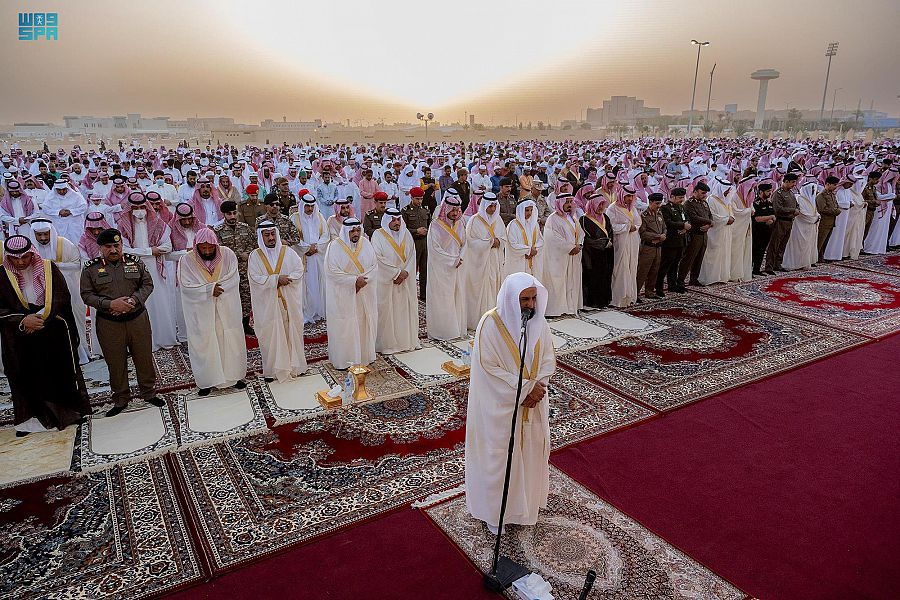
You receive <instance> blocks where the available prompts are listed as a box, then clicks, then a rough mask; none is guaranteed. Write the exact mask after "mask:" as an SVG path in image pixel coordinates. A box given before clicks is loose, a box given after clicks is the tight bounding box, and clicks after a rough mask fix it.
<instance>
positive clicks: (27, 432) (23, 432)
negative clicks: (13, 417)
mask: <svg viewBox="0 0 900 600" xmlns="http://www.w3.org/2000/svg"><path fill="white" fill-rule="evenodd" d="M29 433H31V432H30V431H17V432H16V437H25V436H26V435H28V434H29Z"/></svg>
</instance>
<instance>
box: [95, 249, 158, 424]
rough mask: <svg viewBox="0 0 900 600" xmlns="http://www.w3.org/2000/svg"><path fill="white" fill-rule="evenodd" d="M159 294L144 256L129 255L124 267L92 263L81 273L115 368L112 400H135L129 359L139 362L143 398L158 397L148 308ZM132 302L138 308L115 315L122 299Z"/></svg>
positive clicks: (111, 374) (111, 380)
mask: <svg viewBox="0 0 900 600" xmlns="http://www.w3.org/2000/svg"><path fill="white" fill-rule="evenodd" d="M151 292H153V279H152V278H151V277H150V273H149V272H148V271H147V267H145V266H144V262H143V261H142V260H141V257H139V256H135V255H133V254H123V255H122V258H121V259H120V260H119V261H118V262H109V261H107V260H105V259H103V258H102V257H100V258H95V259H93V260H90V261H88V262H87V263H86V264H85V265H84V269H83V270H82V271H81V298H82V300H84V303H85V304H87V305H88V306H92V307H94V308H96V309H97V313H96V315H97V320H96V324H95V328H96V329H95V330H96V332H97V340H98V341H99V342H100V347H101V348H102V349H103V358H104V360H105V361H106V366H107V367H108V368H109V384H110V387H111V388H112V401H113V403H114V404H115V405H116V406H126V405H127V404H128V401H129V400H130V399H131V393H130V391H129V386H128V354H129V353H130V354H131V359H132V360H133V361H134V368H135V371H136V372H137V380H138V386H139V387H140V391H141V397H142V398H144V400H149V399H150V398H153V397H154V396H155V395H156V369H155V368H154V366H153V334H152V331H151V329H150V317H149V316H148V315H147V309H146V308H145V306H144V303H145V302H146V301H147V298H148V297H149V296H150V294H151ZM123 296H124V297H126V298H131V299H133V300H134V302H135V308H134V310H132V311H131V312H128V313H125V314H123V315H114V314H112V313H111V312H110V310H109V306H110V303H111V302H112V301H113V300H115V299H116V298H121V297H123Z"/></svg>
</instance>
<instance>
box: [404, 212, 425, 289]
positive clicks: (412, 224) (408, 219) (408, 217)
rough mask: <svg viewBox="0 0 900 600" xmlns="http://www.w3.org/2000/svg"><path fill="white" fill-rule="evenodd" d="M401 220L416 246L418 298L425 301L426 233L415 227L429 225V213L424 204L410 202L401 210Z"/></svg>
mask: <svg viewBox="0 0 900 600" xmlns="http://www.w3.org/2000/svg"><path fill="white" fill-rule="evenodd" d="M400 212H401V214H402V215H403V221H404V222H405V223H406V228H407V229H409V233H410V234H411V235H412V238H413V244H415V246H416V268H417V269H418V270H419V300H421V301H422V302H424V301H425V285H426V284H427V282H428V239H427V234H421V235H420V234H418V233H416V229H418V228H420V227H424V228H425V229H428V226H429V225H431V213H430V212H429V211H428V209H427V208H425V207H424V206H418V207H416V206H413V205H412V204H410V205H409V206H407V207H406V208H404V209H403V210H402V211H400Z"/></svg>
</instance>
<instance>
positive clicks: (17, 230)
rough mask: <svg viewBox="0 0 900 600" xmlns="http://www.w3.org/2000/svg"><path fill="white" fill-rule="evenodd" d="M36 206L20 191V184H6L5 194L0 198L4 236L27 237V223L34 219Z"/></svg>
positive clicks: (13, 182) (0, 218) (28, 229)
mask: <svg viewBox="0 0 900 600" xmlns="http://www.w3.org/2000/svg"><path fill="white" fill-rule="evenodd" d="M36 210H37V206H36V204H35V202H34V201H33V200H32V199H31V196H30V195H28V194H27V193H25V192H24V191H23V190H22V184H21V183H19V182H18V181H15V180H12V181H8V182H7V183H6V194H3V197H2V198H0V222H2V223H3V227H4V228H5V230H6V236H7V237H11V236H13V235H17V234H18V235H24V236H28V232H29V231H30V228H29V226H28V222H29V221H30V220H31V218H32V217H36V216H37V215H36V214H35V211H36Z"/></svg>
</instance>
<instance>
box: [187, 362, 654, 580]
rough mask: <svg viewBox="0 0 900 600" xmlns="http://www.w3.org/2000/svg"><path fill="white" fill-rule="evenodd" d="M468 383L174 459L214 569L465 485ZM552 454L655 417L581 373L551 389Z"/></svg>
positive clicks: (432, 389)
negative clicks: (463, 482)
mask: <svg viewBox="0 0 900 600" xmlns="http://www.w3.org/2000/svg"><path fill="white" fill-rule="evenodd" d="M467 393H468V383H467V382H466V381H457V382H453V383H450V384H447V385H442V386H432V387H429V388H426V389H424V390H421V391H417V392H416V393H415V394H413V395H410V396H405V397H402V398H395V399H390V400H385V401H383V402H376V403H371V404H362V405H354V406H351V407H348V408H347V409H338V410H334V411H328V412H326V413H324V414H319V415H317V416H314V417H312V418H308V419H306V420H304V421H301V422H299V423H292V424H286V425H281V426H277V427H275V428H274V429H272V430H271V431H267V432H265V433H262V434H258V435H250V436H247V437H242V438H237V439H228V440H223V441H221V442H219V443H215V444H212V445H205V446H199V447H195V448H189V449H186V450H183V451H179V452H177V453H175V454H173V458H174V459H175V462H176V464H177V465H178V468H179V470H180V471H181V473H182V475H181V478H183V479H184V480H185V481H188V482H191V485H190V486H189V488H188V496H189V501H190V502H191V504H193V506H194V509H193V511H192V512H193V513H194V514H197V515H199V516H200V520H201V523H200V525H199V527H198V528H199V530H200V531H201V532H202V535H203V537H204V538H205V539H206V542H205V546H207V547H209V548H210V551H211V553H212V563H213V565H214V568H215V569H230V568H232V567H235V566H238V565H240V564H243V563H245V562H248V561H252V560H256V559H258V558H259V557H262V556H265V555H267V554H270V553H273V552H278V551H279V550H281V549H284V548H286V547H288V546H291V545H294V544H298V543H302V542H305V541H308V540H310V539H313V538H315V537H318V536H321V535H323V534H327V533H330V532H333V531H335V530H337V529H340V528H342V527H346V526H349V525H352V524H353V523H357V522H359V521H361V520H363V519H367V518H370V517H373V516H375V515H377V514H379V513H382V512H384V511H387V510H390V509H393V508H396V507H398V506H401V505H403V504H406V503H409V502H412V501H413V500H416V499H418V498H422V497H424V496H427V495H429V494H432V493H436V492H440V491H442V490H446V489H448V488H452V487H454V486H456V485H458V484H460V483H461V482H462V480H463V464H464V463H463V446H464V441H465V418H466V396H467ZM550 394H551V395H550V399H551V419H552V420H551V432H552V440H551V441H552V444H553V447H554V448H558V447H561V446H564V445H566V444H569V443H573V442H575V441H578V440H581V439H584V438H587V437H591V436H594V435H597V434H599V433H603V432H605V431H609V430H612V429H615V428H617V427H621V426H624V425H627V424H630V423H633V422H635V421H637V420H640V419H643V418H646V417H648V416H650V415H651V414H653V413H652V411H650V410H647V409H646V408H643V407H640V406H638V405H636V404H633V403H630V402H628V401H626V400H624V399H622V398H620V397H618V396H617V395H615V394H613V393H612V392H610V391H608V390H605V389H603V388H601V387H599V386H597V385H596V384H593V383H591V382H589V381H587V380H585V379H584V378H582V377H579V376H577V375H574V374H571V373H566V372H564V371H560V372H559V373H558V376H556V377H554V379H553V381H552V382H551V392H550Z"/></svg>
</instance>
